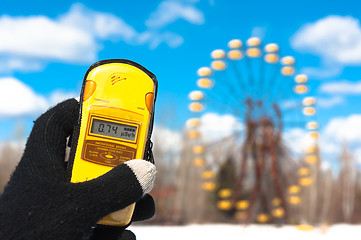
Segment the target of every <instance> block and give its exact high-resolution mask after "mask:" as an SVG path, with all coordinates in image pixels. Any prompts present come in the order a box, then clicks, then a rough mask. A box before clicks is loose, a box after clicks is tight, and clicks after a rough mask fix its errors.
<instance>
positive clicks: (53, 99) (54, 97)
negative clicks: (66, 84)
mask: <svg viewBox="0 0 361 240" xmlns="http://www.w3.org/2000/svg"><path fill="white" fill-rule="evenodd" d="M69 98H79V93H75V92H65V91H62V90H55V91H54V92H52V93H51V95H50V97H49V98H48V100H47V101H48V105H49V106H55V105H56V104H58V103H60V102H62V101H64V100H67V99H69Z"/></svg>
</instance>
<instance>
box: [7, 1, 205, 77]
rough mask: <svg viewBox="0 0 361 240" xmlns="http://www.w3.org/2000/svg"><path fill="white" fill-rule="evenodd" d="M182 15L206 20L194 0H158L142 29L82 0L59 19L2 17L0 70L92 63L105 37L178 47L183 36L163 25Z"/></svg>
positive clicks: (199, 21) (21, 69) (28, 69)
mask: <svg viewBox="0 0 361 240" xmlns="http://www.w3.org/2000/svg"><path fill="white" fill-rule="evenodd" d="M193 4H194V3H193ZM169 11H170V12H169ZM169 13H172V14H171V15H169ZM178 19H185V20H186V21H188V22H190V23H193V24H201V23H203V21H204V19H203V14H202V12H200V11H199V10H197V9H196V8H195V7H194V6H193V5H192V3H188V4H186V3H180V2H172V1H170V2H169V1H165V2H162V3H161V4H160V6H159V8H158V9H157V10H156V11H155V12H154V13H153V14H151V17H150V19H149V20H148V21H147V24H148V22H150V26H151V27H149V28H148V29H146V30H145V31H144V32H141V33H140V32H137V31H136V30H135V29H134V28H133V27H132V26H131V25H129V24H127V23H126V22H125V21H124V20H123V19H122V18H120V17H118V16H116V15H114V14H111V13H104V12H97V11H94V10H91V9H88V8H86V7H85V6H84V5H82V4H80V3H76V4H73V5H72V6H71V8H70V10H69V11H68V12H66V13H64V14H62V15H60V16H59V17H57V18H55V19H52V18H49V17H47V16H41V15H39V16H8V15H2V16H0V36H1V37H0V54H1V55H2V57H1V59H0V63H1V64H0V73H4V72H5V73H9V72H14V71H30V70H32V71H36V70H40V69H42V68H43V66H44V64H45V63H47V62H49V61H61V62H66V63H80V64H88V63H92V62H94V61H95V60H96V58H97V55H98V52H99V50H101V49H102V44H103V42H104V41H106V40H112V41H124V42H126V43H128V44H131V45H149V47H150V48H151V49H155V48H157V47H158V46H159V45H160V44H162V43H165V44H166V45H168V46H169V47H171V48H176V47H178V46H180V45H181V44H182V43H183V37H182V36H180V35H179V34H176V33H173V32H169V31H166V32H162V31H161V30H162V29H161V28H162V27H164V26H165V25H167V24H169V23H170V22H173V21H176V20H178Z"/></svg>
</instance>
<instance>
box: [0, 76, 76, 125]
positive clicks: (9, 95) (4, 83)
mask: <svg viewBox="0 0 361 240" xmlns="http://www.w3.org/2000/svg"><path fill="white" fill-rule="evenodd" d="M77 95H78V94H75V93H67V92H65V91H60V90H55V91H54V92H52V93H51V95H50V96H49V97H45V96H43V95H40V94H37V93H36V92H35V91H34V90H33V89H32V88H31V87H30V86H28V85H26V84H24V83H23V82H21V81H20V80H18V79H16V78H13V77H6V78H0V102H1V104H0V118H8V117H18V116H24V115H36V114H40V113H42V112H44V111H46V110H47V109H48V108H49V107H52V106H54V105H56V104H57V103H59V102H61V101H64V100H65V99H69V98H73V97H76V96H77Z"/></svg>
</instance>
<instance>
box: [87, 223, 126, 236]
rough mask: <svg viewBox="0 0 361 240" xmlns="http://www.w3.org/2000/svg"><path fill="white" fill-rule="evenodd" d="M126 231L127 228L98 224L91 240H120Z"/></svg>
mask: <svg viewBox="0 0 361 240" xmlns="http://www.w3.org/2000/svg"><path fill="white" fill-rule="evenodd" d="M124 231H125V227H117V226H108V225H100V224H97V225H96V226H95V228H94V230H93V233H92V235H91V237H90V238H89V240H118V239H120V237H121V236H122V234H123V233H124Z"/></svg>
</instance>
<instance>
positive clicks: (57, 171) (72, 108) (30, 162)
mask: <svg viewBox="0 0 361 240" xmlns="http://www.w3.org/2000/svg"><path fill="white" fill-rule="evenodd" d="M78 116H79V103H78V102H77V101H76V100H75V99H69V100H66V101H64V102H62V103H59V104H58V105H56V106H55V107H53V108H52V109H50V110H48V111H47V112H45V113H44V114H43V115H41V116H40V117H39V118H38V119H37V120H36V121H35V123H34V127H33V129H32V131H31V134H30V136H29V139H28V141H27V143H26V148H25V151H24V155H23V159H22V162H23V163H22V164H24V165H26V166H25V167H24V169H35V170H36V171H37V172H38V173H40V174H45V175H46V177H50V178H51V177H56V178H61V179H62V180H65V179H66V174H65V168H64V158H65V148H66V141H67V137H68V136H69V135H70V134H71V133H72V131H73V126H74V125H75V123H76V122H77V119H78ZM41 176H43V175H41Z"/></svg>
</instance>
